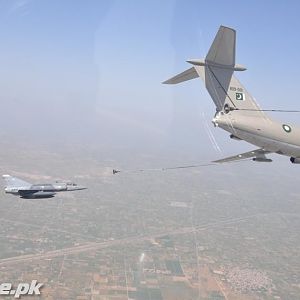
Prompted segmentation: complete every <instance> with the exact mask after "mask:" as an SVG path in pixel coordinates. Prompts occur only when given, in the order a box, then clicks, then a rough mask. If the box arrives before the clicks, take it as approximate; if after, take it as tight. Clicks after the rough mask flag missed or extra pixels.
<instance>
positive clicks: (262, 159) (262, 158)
mask: <svg viewBox="0 0 300 300" xmlns="http://www.w3.org/2000/svg"><path fill="white" fill-rule="evenodd" d="M252 160H253V161H257V162H272V161H273V160H272V159H271V158H264V157H254V158H252Z"/></svg>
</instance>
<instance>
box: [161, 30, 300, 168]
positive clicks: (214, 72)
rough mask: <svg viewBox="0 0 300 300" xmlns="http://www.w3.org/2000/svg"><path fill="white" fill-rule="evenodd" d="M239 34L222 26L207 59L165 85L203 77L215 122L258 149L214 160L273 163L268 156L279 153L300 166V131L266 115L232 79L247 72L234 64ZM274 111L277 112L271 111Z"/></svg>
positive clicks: (231, 136)
mask: <svg viewBox="0 0 300 300" xmlns="http://www.w3.org/2000/svg"><path fill="white" fill-rule="evenodd" d="M235 46H236V31H235V30H234V29H232V28H229V27H225V26H221V27H220V28H219V31H218V32H217V35H216V37H215V39H214V41H213V43H212V45H211V47H210V49H209V51H208V53H207V55H206V57H205V59H204V60H201V59H191V60H188V61H187V62H188V63H190V64H192V65H193V67H191V68H190V69H188V70H186V71H184V72H182V73H180V74H178V75H176V76H174V77H172V78H171V79H169V80H167V81H165V82H163V83H165V84H177V83H180V82H183V81H187V80H191V79H194V78H197V77H200V78H201V79H202V80H203V81H204V84H205V87H206V89H207V91H208V93H209V94H210V96H211V98H212V100H213V101H214V104H215V106H216V113H215V115H214V118H213V119H212V122H213V124H214V126H215V127H220V128H222V129H224V130H225V131H227V132H229V133H230V138H232V139H235V140H244V141H246V142H248V143H250V144H252V145H255V146H257V147H258V148H257V149H255V150H253V151H249V152H246V153H242V154H238V155H234V156H230V157H227V158H222V159H219V160H215V161H214V163H227V162H231V161H237V160H242V159H252V160H253V161H257V162H271V161H272V159H270V158H268V157H267V156H266V155H267V154H270V153H277V154H281V155H285V156H288V157H290V161H291V162H292V163H294V164H299V163H300V128H299V127H295V126H291V125H290V124H287V123H281V122H279V121H276V120H274V119H272V118H271V117H270V116H268V115H267V114H266V111H268V110H262V109H260V107H259V106H258V105H257V103H256V102H255V100H254V98H253V97H252V96H251V95H250V94H249V92H248V91H247V90H246V89H245V87H244V86H243V85H242V84H241V83H240V82H239V80H238V79H237V78H236V77H235V76H234V75H233V74H234V72H235V71H236V72H237V71H245V70H246V68H245V67H243V66H241V65H239V64H236V63H235ZM270 111H274V110H270Z"/></svg>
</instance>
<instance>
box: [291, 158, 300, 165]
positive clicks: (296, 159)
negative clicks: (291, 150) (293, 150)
mask: <svg viewBox="0 0 300 300" xmlns="http://www.w3.org/2000/svg"><path fill="white" fill-rule="evenodd" d="M290 161H291V163H292V164H300V157H291V158H290Z"/></svg>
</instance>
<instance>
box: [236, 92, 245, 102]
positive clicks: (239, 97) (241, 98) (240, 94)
mask: <svg viewBox="0 0 300 300" xmlns="http://www.w3.org/2000/svg"><path fill="white" fill-rule="evenodd" d="M235 99H236V100H242V101H243V100H245V94H244V93H235Z"/></svg>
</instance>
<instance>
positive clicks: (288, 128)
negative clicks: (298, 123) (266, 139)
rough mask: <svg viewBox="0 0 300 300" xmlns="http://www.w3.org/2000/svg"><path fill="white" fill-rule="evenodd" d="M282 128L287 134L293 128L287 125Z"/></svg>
mask: <svg viewBox="0 0 300 300" xmlns="http://www.w3.org/2000/svg"><path fill="white" fill-rule="evenodd" d="M282 128H283V130H284V131H285V132H288V133H289V132H291V131H292V128H291V126H289V125H286V124H283V125H282Z"/></svg>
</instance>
